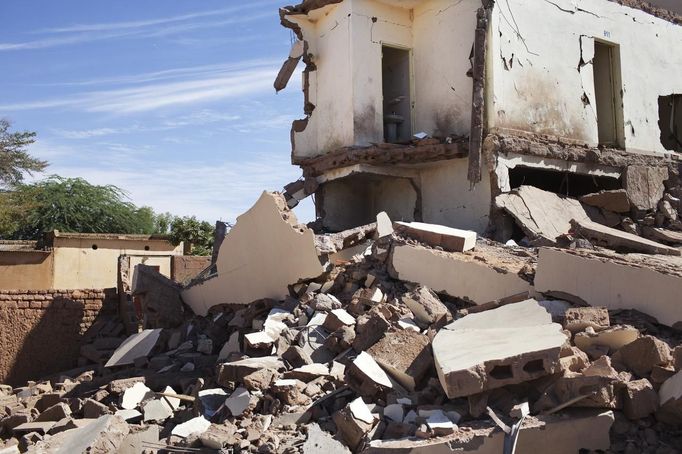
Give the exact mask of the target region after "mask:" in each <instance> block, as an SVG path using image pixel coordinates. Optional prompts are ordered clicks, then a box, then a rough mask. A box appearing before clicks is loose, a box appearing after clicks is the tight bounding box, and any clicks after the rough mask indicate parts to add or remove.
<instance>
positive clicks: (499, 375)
mask: <svg viewBox="0 0 682 454" xmlns="http://www.w3.org/2000/svg"><path fill="white" fill-rule="evenodd" d="M490 376H491V377H493V378H494V379H496V380H504V379H507V378H512V377H514V374H513V373H512V368H511V366H505V365H499V366H495V367H493V369H492V370H491V371H490Z"/></svg>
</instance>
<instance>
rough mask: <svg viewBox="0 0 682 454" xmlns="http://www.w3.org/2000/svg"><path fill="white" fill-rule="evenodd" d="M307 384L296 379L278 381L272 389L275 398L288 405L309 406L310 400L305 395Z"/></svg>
mask: <svg viewBox="0 0 682 454" xmlns="http://www.w3.org/2000/svg"><path fill="white" fill-rule="evenodd" d="M305 386H306V385H305V383H303V382H302V381H300V380H297V379H294V378H287V379H281V380H277V381H276V382H275V383H274V384H273V386H272V389H273V391H274V392H275V396H277V398H278V399H279V400H280V401H282V403H284V404H286V405H308V404H310V398H309V397H308V396H307V395H305V394H303V392H302V390H303V389H304V388H305Z"/></svg>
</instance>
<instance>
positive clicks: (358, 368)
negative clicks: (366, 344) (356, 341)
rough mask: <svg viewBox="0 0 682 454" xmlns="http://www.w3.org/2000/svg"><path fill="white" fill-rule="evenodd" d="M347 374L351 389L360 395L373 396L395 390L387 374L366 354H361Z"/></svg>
mask: <svg viewBox="0 0 682 454" xmlns="http://www.w3.org/2000/svg"><path fill="white" fill-rule="evenodd" d="M347 373H348V376H349V381H350V385H351V387H353V388H354V389H355V390H356V391H357V392H358V394H360V395H366V396H373V395H375V394H377V393H380V392H382V391H383V390H384V389H390V388H393V384H392V383H391V380H390V379H389V378H388V375H386V372H384V370H383V369H382V368H381V367H380V366H379V365H378V364H377V363H376V361H374V358H372V357H371V356H370V355H369V354H368V353H366V352H360V354H359V355H358V356H357V358H355V360H353V362H352V364H351V365H350V367H348V368H347Z"/></svg>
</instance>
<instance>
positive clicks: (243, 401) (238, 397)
mask: <svg viewBox="0 0 682 454" xmlns="http://www.w3.org/2000/svg"><path fill="white" fill-rule="evenodd" d="M250 400H251V394H249V391H248V390H247V389H246V388H242V387H239V388H237V389H235V390H234V392H233V393H232V394H230V397H228V398H227V399H225V406H226V407H227V408H228V409H229V410H230V413H232V416H235V417H237V416H240V415H241V414H242V413H244V410H246V409H247V408H248V406H249V401H250Z"/></svg>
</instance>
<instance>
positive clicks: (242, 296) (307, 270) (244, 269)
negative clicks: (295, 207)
mask: <svg viewBox="0 0 682 454" xmlns="http://www.w3.org/2000/svg"><path fill="white" fill-rule="evenodd" d="M216 265H217V269H218V272H217V274H216V275H215V276H214V277H209V278H208V279H207V280H205V281H203V282H200V283H197V284H196V285H193V286H191V287H188V288H186V289H185V290H184V291H183V293H182V299H183V300H184V301H185V303H187V304H188V305H189V306H190V307H191V308H192V310H193V311H194V313H196V314H197V315H202V316H204V315H206V314H207V313H208V310H209V309H210V308H211V307H213V306H215V305H217V304H250V303H252V302H253V301H256V300H259V299H263V298H272V299H276V300H281V299H284V298H285V297H286V296H287V295H288V294H289V290H288V286H289V285H291V284H295V283H297V282H299V281H301V280H304V279H311V278H315V277H317V276H319V275H320V274H322V273H323V272H324V268H323V266H322V264H321V263H320V259H319V258H318V250H317V248H316V247H315V235H314V234H313V231H312V230H310V229H308V228H306V227H305V226H303V225H299V224H298V221H297V219H296V216H295V215H294V213H293V211H291V210H290V209H289V208H288V207H287V205H286V201H285V200H284V197H283V196H282V195H280V194H275V193H269V192H264V193H263V194H262V195H261V197H260V199H258V201H257V202H256V204H255V205H254V206H253V207H252V208H251V209H250V210H249V211H247V212H246V213H244V214H242V215H241V216H239V217H238V218H237V223H236V224H235V226H234V227H233V228H232V229H231V230H230V232H229V233H228V234H227V236H226V237H225V239H224V240H223V243H222V245H221V247H220V251H219V253H218V259H217V262H216Z"/></svg>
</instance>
